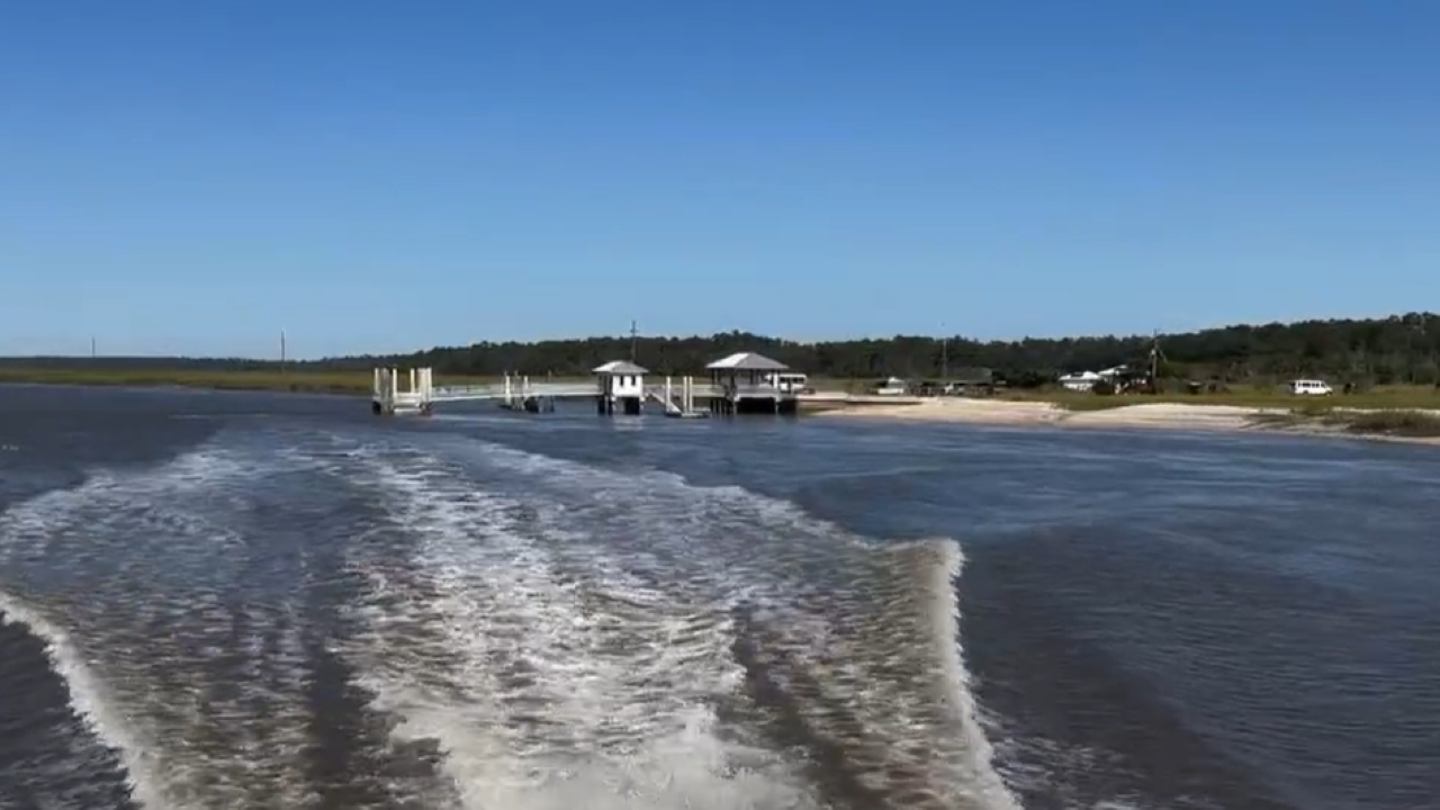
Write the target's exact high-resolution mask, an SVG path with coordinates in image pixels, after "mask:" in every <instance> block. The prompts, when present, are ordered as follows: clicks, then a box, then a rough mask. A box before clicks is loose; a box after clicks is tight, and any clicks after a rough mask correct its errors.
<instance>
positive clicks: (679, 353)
mask: <svg viewBox="0 0 1440 810" xmlns="http://www.w3.org/2000/svg"><path fill="white" fill-rule="evenodd" d="M1155 345H1158V346H1159V349H1160V353H1161V356H1162V358H1163V359H1162V360H1161V361H1160V371H1161V376H1163V377H1169V378H1178V379H1193V380H1205V379H1220V380H1225V381H1227V382H1245V381H1273V380H1282V379H1288V378H1291V377H1296V376H1320V377H1325V378H1326V379H1329V380H1331V381H1333V382H1356V383H1360V384H1380V385H1388V384H1395V383H1416V384H1433V383H1436V382H1440V364H1437V363H1440V315H1435V314H1431V313H1412V314H1409V315H1403V316H1392V317H1389V318H1384V319H1378V320H1331V321H1302V322H1298V323H1292V324H1280V323H1272V324H1267V325H1264V326H1227V327H1224V328H1219V329H1206V330H1204V331H1200V332H1191V333H1186V334H1170V335H1160V336H1158V338H1152V337H1151V336H1148V335H1143V336H1142V335H1136V336H1130V337H1115V336H1107V337H1083V338H1063V339H1048V338H1026V339H1024V340H1016V341H978V340H970V339H967V338H963V337H954V338H950V339H948V340H945V341H942V340H940V339H939V338H936V337H930V336H904V335H897V336H896V337H893V338H889V339H883V340H845V341H826V342H819V343H797V342H794V341H786V340H780V339H777V338H772V337H764V336H760V335H752V334H746V333H741V332H729V333H723V334H717V335H711V336H709V337H687V338H658V337H648V338H647V337H641V338H639V339H638V340H636V341H635V343H634V350H635V355H636V360H637V361H638V362H639V363H640V364H641V365H643V366H646V367H648V368H650V369H651V370H653V371H656V372H659V373H667V374H668V373H675V374H680V373H693V372H696V371H699V370H700V369H703V368H704V366H705V364H706V363H709V362H710V361H712V360H716V359H718V358H720V357H723V356H725V355H727V354H731V353H733V352H738V351H757V352H760V353H762V354H765V355H768V356H770V357H774V358H775V359H777V360H780V361H782V362H784V363H786V364H788V365H790V366H791V367H792V368H795V369H796V370H799V371H804V372H806V373H809V374H811V375H816V376H825V377H831V378H854V379H869V378H882V377H888V376H892V375H893V376H898V377H906V378H914V377H928V378H938V377H940V376H941V372H942V367H943V368H948V370H949V372H950V376H952V377H962V376H966V375H971V374H974V373H975V370H977V369H988V370H991V371H993V372H994V373H995V374H996V375H997V376H999V377H1001V378H1003V379H1006V380H1009V381H1010V382H1011V384H1012V385H1022V386H1023V385H1032V384H1039V383H1042V382H1046V381H1049V380H1053V379H1054V378H1055V376H1056V375H1057V374H1062V373H1065V372H1071V371H1082V370H1099V369H1102V368H1107V367H1110V366H1115V365H1120V364H1122V363H1124V364H1131V365H1135V366H1142V365H1144V364H1146V363H1148V362H1149V356H1150V351H1151V349H1152V346H1155ZM631 348H632V344H631V339H630V338H628V337H595V338H588V339H584V340H547V341H540V342H538V343H516V342H506V343H489V342H486V343H476V344H474V345H472V346H464V347H456V348H435V349H430V350H428V351H422V352H417V353H415V354H409V355H398V356H385V357H372V356H359V357H343V358H328V359H325V360H317V361H307V362H300V363H294V362H292V363H290V364H288V365H289V367H293V368H297V369H315V370H322V369H324V370H342V369H356V370H358V369H369V368H370V367H372V366H374V365H381V364H386V365H390V364H393V365H401V366H412V365H413V366H431V367H433V368H434V369H435V371H436V373H437V374H439V375H447V374H449V375H456V374H466V375H495V374H501V373H504V372H506V371H514V372H520V373H525V374H529V375H531V376H543V375H547V374H550V375H555V376H571V375H581V374H585V373H587V372H588V371H589V370H590V369H591V368H594V367H595V366H597V365H600V364H601V363H603V362H606V361H608V360H615V359H622V358H628V357H630V355H631ZM0 363H3V364H5V365H10V366H15V365H21V366H33V367H40V366H46V367H56V366H61V367H92V368H93V367H112V368H113V367H126V368H186V369H207V370H228V369H234V370H243V369H255V370H258V369H274V368H276V366H277V364H276V363H274V362H266V361H258V360H231V359H197V358H121V357H115V358H98V359H91V358H24V359H14V358H12V359H7V360H3V361H0Z"/></svg>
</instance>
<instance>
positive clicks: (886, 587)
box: [0, 432, 1016, 810]
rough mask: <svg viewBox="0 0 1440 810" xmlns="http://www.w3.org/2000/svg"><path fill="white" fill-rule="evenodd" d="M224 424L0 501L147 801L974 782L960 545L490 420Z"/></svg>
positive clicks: (4, 604)
mask: <svg viewBox="0 0 1440 810" xmlns="http://www.w3.org/2000/svg"><path fill="white" fill-rule="evenodd" d="M432 439H433V437H426V436H414V435H411V436H407V437H405V438H404V440H403V441H404V443H401V440H400V439H399V438H396V439H393V440H390V442H389V443H388V444H381V445H376V444H373V443H372V444H365V443H363V442H361V441H358V440H354V439H350V438H346V437H333V438H332V439H329V440H326V441H319V440H314V439H313V437H312V439H310V440H307V441H306V442H301V443H297V442H295V441H294V440H287V441H285V442H277V441H275V440H274V438H273V437H271V438H270V439H267V440H263V441H262V440H261V439H259V438H257V437H256V436H255V435H253V434H252V433H245V434H243V435H241V436H239V437H237V436H236V435H235V434H233V433H225V432H222V433H221V434H219V435H218V436H217V437H216V438H215V439H213V440H212V441H211V442H210V443H209V444H207V445H206V446H204V447H201V448H199V449H196V450H195V451H193V452H191V453H188V454H186V455H184V456H181V457H180V458H177V459H175V460H173V461H171V462H169V463H167V464H164V465H160V466H158V467H152V468H147V469H139V470H128V471H113V470H112V471H108V472H100V473H97V474H96V475H94V476H92V477H91V478H90V480H88V481H87V482H86V483H84V484H82V485H81V486H79V487H77V488H74V489H71V490H64V491H56V492H51V493H48V494H46V495H42V496H40V497H38V498H35V499H32V500H30V501H26V502H23V503H20V504H17V505H15V506H13V507H11V508H10V509H8V510H7V511H6V512H4V513H3V514H0V591H3V592H4V593H8V594H10V596H7V597H4V599H3V600H0V613H3V614H4V616H5V617H6V619H7V621H10V622H19V623H23V624H24V625H26V626H27V627H28V628H29V629H30V630H31V632H32V633H33V634H34V635H36V636H37V637H39V638H43V639H44V640H45V641H46V642H47V643H48V648H47V649H48V652H47V655H48V661H49V663H50V668H51V669H52V670H53V671H54V672H55V673H57V674H58V675H59V676H60V677H61V678H63V679H64V681H65V683H66V685H67V687H68V690H69V700H70V703H71V705H72V707H73V709H74V711H75V713H76V714H77V715H78V716H80V717H82V718H84V719H85V721H86V722H87V723H88V724H89V727H90V728H91V729H93V732H94V736H95V737H96V738H97V739H98V740H99V741H100V744H103V746H104V747H105V748H107V750H109V749H113V751H115V752H118V754H117V760H118V762H120V763H121V766H123V768H124V770H125V771H126V774H125V778H126V779H127V780H128V782H129V786H130V793H131V794H132V797H133V799H134V801H136V802H138V803H141V804H143V805H145V806H147V807H176V808H180V807H187V808H188V807H195V808H201V807H204V808H209V807H233V806H270V807H300V808H303V807H342V806H343V807H449V806H455V807H464V808H504V810H529V809H530V808H537V809H539V808H557V810H558V809H559V808H572V807H582V806H583V807H591V808H599V809H600V810H604V808H621V807H625V808H639V807H656V808H660V807H665V808H670V807H692V808H715V810H721V809H722V808H724V809H726V810H731V809H734V808H820V807H834V808H861V807H866V808H868V807H893V808H901V807H904V808H922V809H923V808H977V809H983V810H1001V809H1002V808H1012V807H1015V806H1016V804H1015V801H1014V799H1013V798H1012V796H1011V794H1010V793H1009V791H1008V790H1007V788H1006V787H1005V785H1004V784H1003V782H1002V780H1001V778H1000V777H999V776H998V775H997V774H996V772H995V770H994V768H993V767H992V766H991V756H992V754H991V749H990V746H989V744H988V743H987V741H986V739H985V736H984V734H983V733H982V730H981V726H980V725H979V722H978V720H977V709H976V707H975V705H974V703H973V700H972V698H971V692H970V688H969V684H968V676H967V674H966V671H965V669H964V667H963V666H962V659H961V651H960V648H959V644H958V640H959V627H958V612H957V611H958V605H957V598H956V591H955V581H956V578H957V577H958V576H959V573H960V570H961V567H962V564H963V555H962V554H961V551H960V548H959V546H958V545H957V544H956V543H955V542H953V541H951V540H947V539H932V540H920V541H911V542H894V543H877V542H872V541H869V540H866V539H865V538H861V537H858V536H855V535H852V534H850V533H848V532H846V531H844V530H843V529H841V528H840V527H838V526H835V525H833V524H829V523H826V522H824V521H820V520H816V519H815V518H813V517H812V516H810V515H808V514H807V513H805V512H803V511H802V510H800V509H798V508H796V507H795V506H793V505H791V504H789V503H786V502H783V501H778V500H774V499H771V498H766V497H763V496H760V495H757V494H755V493H752V492H748V491H746V490H743V489H740V488H736V487H721V488H705V487H699V486H694V485H692V484H690V483H688V482H687V481H685V480H684V479H683V478H680V477H678V476H674V475H671V474H668V473H662V472H644V473H640V474H636V475H628V476H622V475H621V474H619V473H616V472H613V471H609V470H605V469H601V468H598V467H591V466H586V465H582V464H577V463H573V462H568V461H561V460H557V459H553V458H549V457H545V456H539V455H534V454H528V453H523V452H520V451H516V450H512V449H507V448H505V447H501V446H498V445H492V444H484V443H478V442H474V443H462V444H459V445H455V444H453V441H454V437H453V436H450V437H447V440H449V441H451V442H452V444H449V445H445V446H441V445H439V444H438V442H437V443H436V444H434V445H430V444H427V442H428V441H431V440H432Z"/></svg>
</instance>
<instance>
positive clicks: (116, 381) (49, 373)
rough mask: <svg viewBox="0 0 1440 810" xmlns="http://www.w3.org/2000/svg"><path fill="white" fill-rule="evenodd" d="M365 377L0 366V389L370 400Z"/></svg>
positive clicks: (451, 381)
mask: <svg viewBox="0 0 1440 810" xmlns="http://www.w3.org/2000/svg"><path fill="white" fill-rule="evenodd" d="M372 380H373V378H372V376H371V373H370V372H368V371H301V370H287V371H284V372H281V371H279V370H274V369H260V370H234V371H225V370H213V371H197V370H190V369H108V368H107V369H46V368H6V367H3V366H0V383H36V384H41V385H102V386H136V387H179V388H208V389H214V390H222V391H226V390H228V391H297V392H308V393H327V394H356V395H360V394H369V393H370V386H371V383H372ZM487 382H493V380H490V379H488V378H475V377H446V378H443V379H442V378H439V377H437V378H436V380H435V383H436V385H467V384H478V383H487Z"/></svg>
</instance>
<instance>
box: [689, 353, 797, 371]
mask: <svg viewBox="0 0 1440 810" xmlns="http://www.w3.org/2000/svg"><path fill="white" fill-rule="evenodd" d="M705 368H707V369H710V370H711V371H788V370H789V369H790V367H789V366H787V365H785V364H784V363H782V362H780V361H779V360H771V359H770V358H768V357H766V356H765V355H763V354H756V353H755V352H736V353H735V354H732V355H730V356H729V357H723V358H721V359H719V360H716V361H715V362H713V363H711V364H710V365H708V366H706V367H705Z"/></svg>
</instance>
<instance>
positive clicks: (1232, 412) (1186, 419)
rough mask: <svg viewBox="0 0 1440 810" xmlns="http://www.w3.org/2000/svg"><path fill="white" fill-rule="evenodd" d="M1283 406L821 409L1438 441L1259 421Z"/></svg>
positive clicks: (937, 403)
mask: <svg viewBox="0 0 1440 810" xmlns="http://www.w3.org/2000/svg"><path fill="white" fill-rule="evenodd" d="M1286 412H1287V411H1286V410H1284V409H1274V408H1246V407H1240V406H1235V405H1191V404H1188V403H1181V402H1148V403H1141V404H1136V405H1125V406H1121V407H1116V408H1106V409H1103V410H1096V411H1070V410H1066V409H1065V408H1061V407H1059V406H1057V405H1054V404H1051V403H1048V402H1024V401H1011V400H994V399H963V398H936V399H926V400H923V401H921V402H918V403H916V404H909V405H863V406H855V407H850V408H842V409H837V410H831V411H825V412H823V414H817V415H823V416H828V417H835V418H857V417H858V418H878V419H887V420H889V419H894V420H902V421H923V422H957V423H969V424H979V425H1056V426H1065V427H1095V428H1161V429H1168V430H1222V431H1240V430H1266V431H1280V432H1290V433H1297V432H1298V433H1306V434H1314V435H1327V436H1331V435H1333V436H1349V437H1352V438H1373V439H1385V440H1395V441H1406V442H1417V443H1421V444H1440V439H1437V438H1412V437H1399V436H1386V435H1359V434H1355V433H1349V432H1346V431H1344V430H1343V429H1336V428H1334V427H1326V426H1323V425H1319V424H1308V423H1303V422H1302V423H1297V424H1290V425H1284V424H1271V425H1267V424H1263V423H1260V422H1258V421H1257V420H1258V419H1260V418H1263V417H1265V416H1267V415H1275V414H1285V413H1286Z"/></svg>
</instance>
